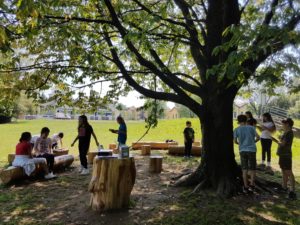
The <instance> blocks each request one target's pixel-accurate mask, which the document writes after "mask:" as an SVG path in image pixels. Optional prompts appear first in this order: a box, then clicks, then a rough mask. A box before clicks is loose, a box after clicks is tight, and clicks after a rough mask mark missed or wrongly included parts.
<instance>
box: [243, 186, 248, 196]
mask: <svg viewBox="0 0 300 225" xmlns="http://www.w3.org/2000/svg"><path fill="white" fill-rule="evenodd" d="M248 188H249V187H243V193H244V194H245V195H247V194H249V189H248Z"/></svg>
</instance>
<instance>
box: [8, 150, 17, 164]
mask: <svg viewBox="0 0 300 225" xmlns="http://www.w3.org/2000/svg"><path fill="white" fill-rule="evenodd" d="M15 156H16V154H15V153H10V154H8V156H7V161H8V164H9V165H10V166H11V165H12V162H13V161H14V159H15Z"/></svg>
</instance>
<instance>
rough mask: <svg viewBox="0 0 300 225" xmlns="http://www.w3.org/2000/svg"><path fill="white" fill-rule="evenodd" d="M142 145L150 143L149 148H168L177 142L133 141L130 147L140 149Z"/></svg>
mask: <svg viewBox="0 0 300 225" xmlns="http://www.w3.org/2000/svg"><path fill="white" fill-rule="evenodd" d="M142 145H150V146H151V149H164V150H167V149H169V146H176V145H178V142H176V141H173V142H159V141H144V142H133V143H132V149H133V150H137V149H141V147H142Z"/></svg>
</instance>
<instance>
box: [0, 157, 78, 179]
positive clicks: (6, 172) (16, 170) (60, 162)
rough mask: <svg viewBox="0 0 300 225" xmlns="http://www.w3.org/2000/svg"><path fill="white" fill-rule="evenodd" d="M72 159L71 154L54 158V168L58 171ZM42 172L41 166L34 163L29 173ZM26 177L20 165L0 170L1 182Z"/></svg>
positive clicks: (67, 165)
mask: <svg viewBox="0 0 300 225" xmlns="http://www.w3.org/2000/svg"><path fill="white" fill-rule="evenodd" d="M73 161H74V156H73V155H62V156H57V157H55V158H54V170H55V171H58V170H60V169H63V168H67V167H69V166H70V165H71V164H72V163H73ZM40 172H42V167H41V166H40V165H39V164H36V170H35V172H33V174H31V176H34V175H36V174H38V173H40ZM26 177H28V176H27V175H26V174H25V172H24V170H23V168H22V167H15V166H10V167H8V168H6V169H3V170H1V171H0V180H1V181H2V183H3V184H8V183H10V182H12V181H15V180H19V179H22V178H26Z"/></svg>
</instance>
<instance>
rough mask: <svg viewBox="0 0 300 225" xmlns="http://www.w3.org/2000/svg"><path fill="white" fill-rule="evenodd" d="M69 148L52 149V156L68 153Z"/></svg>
mask: <svg viewBox="0 0 300 225" xmlns="http://www.w3.org/2000/svg"><path fill="white" fill-rule="evenodd" d="M68 154H69V149H66V148H65V149H53V155H54V156H60V155H68Z"/></svg>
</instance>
